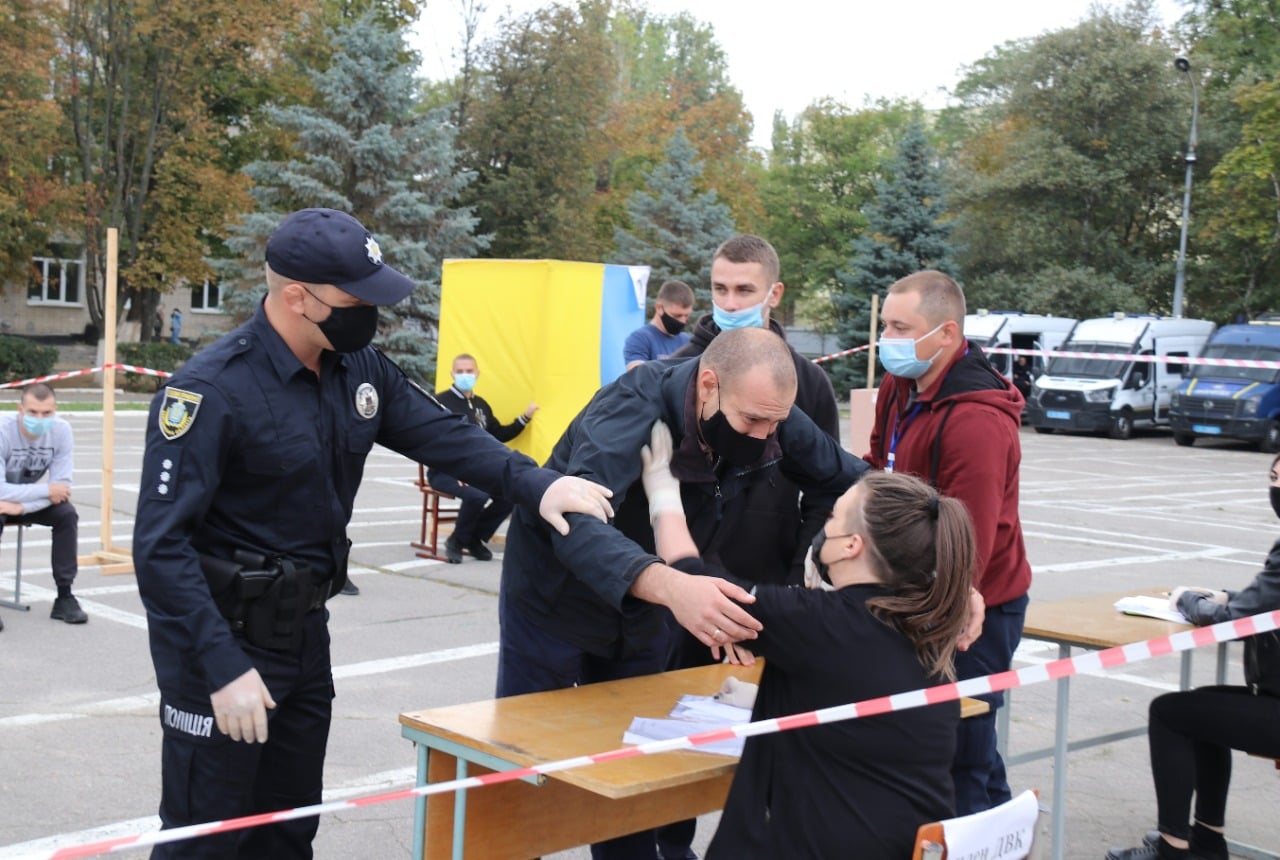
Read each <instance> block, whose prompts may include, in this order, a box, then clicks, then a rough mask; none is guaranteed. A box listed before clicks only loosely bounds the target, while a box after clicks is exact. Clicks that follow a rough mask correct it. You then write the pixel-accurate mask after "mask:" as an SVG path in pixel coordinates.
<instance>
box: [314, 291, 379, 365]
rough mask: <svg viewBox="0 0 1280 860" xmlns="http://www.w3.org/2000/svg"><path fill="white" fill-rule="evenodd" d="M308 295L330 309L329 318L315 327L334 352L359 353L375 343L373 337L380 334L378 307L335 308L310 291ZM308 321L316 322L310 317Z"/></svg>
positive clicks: (353, 306) (354, 306)
mask: <svg viewBox="0 0 1280 860" xmlns="http://www.w3.org/2000/svg"><path fill="white" fill-rule="evenodd" d="M307 293H308V294H310V296H311V298H313V299H315V300H316V301H318V302H320V304H322V305H324V306H325V307H326V308H328V309H329V316H328V317H326V318H325V319H323V320H321V321H320V322H318V323H315V326H316V328H318V329H320V333H321V334H323V335H324V336H325V337H326V338H328V339H329V343H330V344H332V346H333V351H334V352H358V351H359V350H362V349H364V348H365V347H366V346H368V345H369V344H370V343H372V342H373V336H374V335H375V334H377V333H378V308H377V306H376V305H352V306H351V307H335V306H334V305H331V304H328V303H327V302H325V301H324V300H323V299H321V298H319V297H318V296H316V294H315V293H313V292H311V291H310V290H307ZM306 319H307V321H308V322H314V321H313V320H312V319H311V318H310V317H306Z"/></svg>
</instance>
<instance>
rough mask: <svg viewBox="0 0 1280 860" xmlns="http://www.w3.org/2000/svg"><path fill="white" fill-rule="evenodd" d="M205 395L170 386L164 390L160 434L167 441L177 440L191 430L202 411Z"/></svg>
mask: <svg viewBox="0 0 1280 860" xmlns="http://www.w3.org/2000/svg"><path fill="white" fill-rule="evenodd" d="M202 400H204V395H203V394H196V393H195V392H194V391H185V390H183V389H181V388H174V387H173V386H169V387H168V388H166V389H165V390H164V404H163V405H162V406H161V407H160V433H161V434H162V435H163V436H164V438H166V439H177V438H178V437H179V436H181V435H182V434H184V433H186V432H187V431H188V430H190V429H191V425H192V424H194V423H195V421H196V413H198V412H199V411H200V401H202Z"/></svg>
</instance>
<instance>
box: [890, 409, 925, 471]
mask: <svg viewBox="0 0 1280 860" xmlns="http://www.w3.org/2000/svg"><path fill="white" fill-rule="evenodd" d="M923 406H924V404H923V403H917V404H916V405H915V406H913V407H911V411H910V412H908V413H907V417H906V418H900V419H898V421H897V422H896V423H895V424H894V428H893V433H892V434H890V436H889V457H888V462H887V463H886V464H885V467H884V470H885V471H886V472H892V471H893V464H894V461H895V460H897V450H898V440H899V439H901V438H902V435H903V434H904V433H906V432H907V428H908V427H910V426H911V422H912V421H914V420H916V416H917V415H919V414H920V409H921V408H922V407H923Z"/></svg>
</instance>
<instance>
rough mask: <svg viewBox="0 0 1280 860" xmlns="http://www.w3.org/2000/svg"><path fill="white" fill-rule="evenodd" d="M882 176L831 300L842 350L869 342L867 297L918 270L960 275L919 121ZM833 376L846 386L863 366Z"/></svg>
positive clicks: (862, 376)
mask: <svg viewBox="0 0 1280 860" xmlns="http://www.w3.org/2000/svg"><path fill="white" fill-rule="evenodd" d="M886 172H887V173H888V176H887V177H886V178H885V179H882V180H879V181H878V182H877V183H876V191H877V196H876V201H875V203H873V204H871V206H869V207H868V208H867V229H866V231H865V232H863V233H862V234H860V235H859V236H857V237H856V238H854V240H853V256H852V257H851V258H850V259H849V271H848V272H847V273H845V272H841V273H840V281H841V286H842V289H841V290H840V291H839V292H837V293H836V294H835V295H834V296H832V303H833V304H834V305H835V310H836V313H837V314H838V317H837V319H838V322H837V326H836V333H837V335H838V336H839V339H840V345H841V347H843V348H845V349H848V348H850V347H853V346H861V345H862V344H865V343H866V342H867V338H868V336H869V331H870V326H871V313H870V310H871V296H873V295H879V296H881V297H883V296H884V295H885V293H886V292H887V291H888V289H889V286H890V285H891V284H893V282H894V281H896V280H898V279H899V278H904V277H906V276H907V275H909V274H911V273H912V272H918V271H920V270H921V269H938V270H939V271H942V272H946V273H947V274H949V275H951V276H953V277H956V276H957V275H958V272H957V270H956V264H955V261H954V259H953V250H952V247H951V242H950V234H951V226H950V224H948V223H947V222H946V221H945V220H944V219H945V215H946V202H945V195H944V193H943V183H942V176H941V170H940V169H939V167H938V163H937V156H936V155H935V154H934V151H933V147H932V146H930V145H929V141H928V139H927V138H926V137H925V131H924V124H923V123H922V122H921V121H920V120H919V119H916V120H915V121H913V122H912V123H911V124H910V125H908V126H907V128H906V130H905V131H904V132H903V135H902V139H901V140H900V141H899V142H898V148H897V151H896V153H895V154H894V157H893V160H892V161H890V162H889V165H888V168H887V170H886ZM834 372H835V373H836V374H837V381H838V382H839V383H840V384H841V385H842V386H844V387H855V386H858V385H863V384H865V382H866V373H865V365H862V366H861V367H859V366H858V365H856V364H854V363H851V362H845V363H844V364H843V365H841V366H839V367H838V368H836V369H835V371H834Z"/></svg>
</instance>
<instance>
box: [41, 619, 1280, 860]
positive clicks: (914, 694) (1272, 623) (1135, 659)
mask: <svg viewBox="0 0 1280 860" xmlns="http://www.w3.org/2000/svg"><path fill="white" fill-rule="evenodd" d="M1277 628H1280V609H1278V610H1275V611H1274V612H1264V613H1261V614H1258V615H1252V616H1250V617H1248V618H1238V619H1236V620H1234V621H1223V622H1222V623H1220V624H1214V625H1212V626H1209V627H1198V628H1195V629H1193V630H1185V631H1182V632H1179V633H1174V634H1173V635H1171V636H1161V637H1159V638H1156V639H1147V640H1146V641H1143V642H1134V643H1132V644H1130V645H1122V646H1118V647H1116V648H1108V649H1106V650H1104V651H1091V652H1089V653H1086V654H1081V655H1080V656H1078V657H1068V658H1063V659H1060V660H1054V661H1053V662H1050V663H1045V664H1044V665H1041V666H1028V667H1026V668H1023V669H1017V670H1010V671H1008V672H999V673H997V674H995V675H986V676H984V677H981V678H971V679H969V680H966V681H958V682H956V683H953V684H942V685H940V686H937V687H927V688H924V689H920V690H912V691H911V692H908V693H898V694H897V695H893V696H882V697H880V698H877V699H866V700H864V701H861V702H855V703H853V704H849V705H838V706H836V707H832V708H823V709H821V710H817V711H809V712H808V713H804V714H793V715H791V716H787V717H777V718H774V719H771V720H759V721H757V722H753V723H743V724H741V725H737V726H730V727H728V728H723V729H715V730H712V731H708V732H701V733H699V734H694V735H688V736H686V737H682V738H672V739H670V740H665V741H652V742H650V743H646V744H640V745H638V746H631V747H619V748H618V749H614V750H609V751H608V752H602V753H595V754H594V755H585V756H577V757H575V758H569V759H561V760H560V761H553V762H548V763H547V764H539V765H533V766H532V767H523V768H518V769H516V770H508V771H502V772H501V773H488V774H484V775H483V776H473V777H467V778H466V779H455V780H450V781H449V782H435V783H431V784H430V785H424V786H417V787H415V788H407V789H401V790H400V791H392V792H387V793H384V794H375V795H368V796H366V797H357V798H353V799H351V800H343V801H335V802H333V803H320V804H315V805H313V806H302V807H297V808H295V809H284V810H281V811H279V812H267V813H262V814H259V815H248V816H245V817H243V818H233V819H229V820H226V821H210V822H208V823H205V824H192V825H189V826H187V827H175V828H173V829H172V830H159V831H153V832H151V833H143V834H137V835H134V836H122V837H118V838H116V839H106V840H103V841H101V842H93V843H87V844H84V845H77V846H73V847H70V848H60V849H58V850H56V851H53V852H52V853H44V854H33V855H31V857H32V860H35V859H36V858H48V860H69V858H73V857H93V856H96V855H99V854H109V853H115V852H117V851H127V850H130V849H133V848H140V847H142V846H144V845H159V844H162V843H167V842H177V841H179V840H182V839H190V838H192V837H196V836H208V835H210V834H214V833H227V832H230V831H233V830H243V829H245V828H247V827H258V826H260V825H263V824H275V823H279V822H281V821H291V820H293V819H295V818H306V817H308V816H312V815H324V814H326V813H330V812H337V811H339V810H343V809H358V808H360V807H364V806H373V805H376V804H380V803H388V802H391V801H394V800H406V799H408V798H411V797H426V796H429V795H433V794H443V793H445V792H450V791H458V790H460V789H470V788H482V787H484V786H487V785H497V784H499V783H504V782H513V781H515V780H518V779H526V778H528V777H531V776H536V775H538V774H548V773H557V772H559V771H563V770H571V769H573V768H577V767H585V766H587V765H591V764H599V763H601V762H607V761H617V760H619V759H628V758H636V757H638V756H644V755H653V754H655V753H663V752H671V751H673V750H684V749H693V748H696V747H699V746H703V745H705V744H709V743H714V742H716V741H723V740H727V739H729V738H733V737H739V738H747V737H754V736H757V735H767V734H775V733H777V732H786V731H790V730H792V729H800V728H806V727H809V726H816V725H821V724H823V723H834V722H839V721H840V720H851V719H857V718H859V717H873V716H877V715H879V714H888V713H892V712H895V711H905V710H908V709H910V708H919V707H922V706H924V705H936V704H939V703H941V702H951V701H955V700H956V699H960V698H963V697H965V696H981V695H983V694H985V693H997V692H1000V691H1002V690H1008V689H1012V688H1014V687H1027V686H1030V685H1032V684H1039V683H1041V682H1044V681H1056V680H1059V679H1062V678H1069V677H1072V676H1073V675H1078V674H1080V673H1082V672H1096V671H1100V670H1102V669H1113V668H1115V667H1117V666H1124V665H1127V664H1131V663H1139V662H1141V661H1143V660H1149V659H1151V658H1152V657H1161V656H1164V655H1166V654H1172V653H1175V652H1178V651H1189V650H1191V649H1192V648H1200V647H1203V646H1205V645H1213V644H1217V643H1220V642H1230V641H1232V640H1235V639H1240V638H1242V637H1246V636H1252V635H1254V634H1257V633H1267V632H1269V631H1272V630H1276V629H1277Z"/></svg>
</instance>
